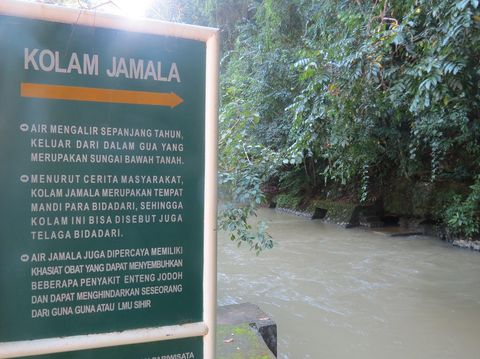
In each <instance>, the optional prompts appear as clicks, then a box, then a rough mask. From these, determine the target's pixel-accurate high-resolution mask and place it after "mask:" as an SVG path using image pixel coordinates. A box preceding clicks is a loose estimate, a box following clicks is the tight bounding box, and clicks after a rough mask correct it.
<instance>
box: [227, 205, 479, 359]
mask: <svg viewBox="0 0 480 359" xmlns="http://www.w3.org/2000/svg"><path fill="white" fill-rule="evenodd" d="M259 215H260V217H261V218H262V219H266V220H268V221H269V222H270V230H269V232H270V234H271V235H272V236H273V237H274V239H275V241H276V246H275V247H274V249H272V250H269V251H266V252H264V253H262V254H261V255H260V256H259V257H256V256H255V254H254V253H253V252H250V251H248V249H247V248H240V249H238V248H237V246H236V245H235V244H234V243H232V242H230V241H229V240H228V239H227V236H226V234H225V233H222V232H221V233H219V265H218V302H219V304H220V305H224V304H233V303H242V302H253V303H255V304H258V305H260V306H261V307H262V309H264V310H265V311H266V312H268V313H270V314H271V315H272V317H273V318H274V319H275V321H276V322H277V325H278V336H279V337H278V344H279V348H278V349H279V358H289V359H299V358H313V359H320V358H327V359H330V358H349V359H350V358H356V359H363V358H369V359H372V358H392V359H393V358H402V359H404V358H419V359H420V358H421V359H425V358H435V359H438V358H465V359H466V358H480V346H479V344H478V343H479V341H478V333H480V275H479V273H480V255H479V254H478V253H476V252H471V251H468V250H461V249H455V248H453V247H450V246H449V245H447V244H445V243H443V242H441V241H439V240H437V239H434V238H429V237H423V236H413V237H405V238H391V237H388V236H385V235H382V234H378V233H372V232H370V231H367V230H363V229H343V228H341V227H338V226H335V225H331V224H325V223H321V222H319V221H311V220H308V219H304V218H301V217H297V216H293V215H289V214H285V213H282V212H278V211H275V210H268V209H262V210H260V211H259Z"/></svg>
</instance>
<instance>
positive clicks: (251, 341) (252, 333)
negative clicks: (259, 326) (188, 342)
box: [216, 323, 275, 359]
mask: <svg viewBox="0 0 480 359" xmlns="http://www.w3.org/2000/svg"><path fill="white" fill-rule="evenodd" d="M216 358H217V359H272V358H275V356H274V355H273V354H272V352H271V351H270V349H268V347H267V345H266V344H265V342H264V341H263V338H262V337H261V336H260V334H258V332H257V331H256V330H255V329H253V328H251V327H250V325H249V324H247V323H244V324H239V325H223V324H222V325H217V356H216Z"/></svg>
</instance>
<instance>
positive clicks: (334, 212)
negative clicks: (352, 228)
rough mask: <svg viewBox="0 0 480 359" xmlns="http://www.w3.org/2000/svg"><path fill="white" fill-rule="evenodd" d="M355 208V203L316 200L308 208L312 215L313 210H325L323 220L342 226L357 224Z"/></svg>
mask: <svg viewBox="0 0 480 359" xmlns="http://www.w3.org/2000/svg"><path fill="white" fill-rule="evenodd" d="M357 207H358V205H357V204H355V203H348V202H341V201H327V200H318V201H314V202H312V204H311V205H310V206H309V212H310V211H311V212H312V213H313V212H314V211H315V208H323V209H326V210H327V213H326V214H325V217H324V219H326V220H328V221H331V222H335V223H343V224H357V222H358V218H356V217H358V214H357V213H356V212H357Z"/></svg>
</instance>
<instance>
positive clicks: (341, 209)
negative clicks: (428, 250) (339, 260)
mask: <svg viewBox="0 0 480 359" xmlns="http://www.w3.org/2000/svg"><path fill="white" fill-rule="evenodd" d="M288 204H289V203H288V202H285V201H280V205H283V206H284V207H282V206H280V207H279V206H277V203H276V202H272V203H270V205H269V207H270V208H276V209H277V210H280V211H284V212H285V213H289V214H293V215H296V216H300V217H303V218H308V219H312V220H317V219H319V220H322V221H324V222H326V223H334V224H337V225H340V226H343V227H345V228H354V227H364V228H367V229H371V230H375V231H380V232H381V231H382V230H383V231H384V232H385V233H386V234H388V233H389V234H390V235H391V236H394V237H401V236H409V235H425V236H430V237H435V238H437V239H440V240H442V241H444V242H447V243H449V244H450V245H452V246H454V247H459V248H464V249H469V250H473V251H480V238H465V237H461V236H455V235H453V234H451V233H450V232H449V230H448V229H447V228H446V227H445V225H443V224H442V223H437V222H436V221H434V220H432V219H431V218H430V217H429V216H423V217H413V216H399V215H396V214H389V213H387V212H386V211H385V209H384V207H383V203H380V204H378V203H377V204H373V205H368V206H362V205H356V204H351V203H345V202H340V201H317V202H314V203H312V204H310V205H308V206H305V207H304V208H303V209H300V208H295V207H294V208H292V207H287V206H285V205H288Z"/></svg>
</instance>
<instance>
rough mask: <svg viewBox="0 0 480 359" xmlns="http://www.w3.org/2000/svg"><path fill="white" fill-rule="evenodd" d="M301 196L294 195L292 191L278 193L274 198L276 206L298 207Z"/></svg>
mask: <svg viewBox="0 0 480 359" xmlns="http://www.w3.org/2000/svg"><path fill="white" fill-rule="evenodd" d="M301 199H302V198H301V197H298V196H295V195H294V194H292V193H283V194H279V195H278V196H277V198H276V201H277V207H279V208H289V209H298V208H299V205H300V201H301Z"/></svg>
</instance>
